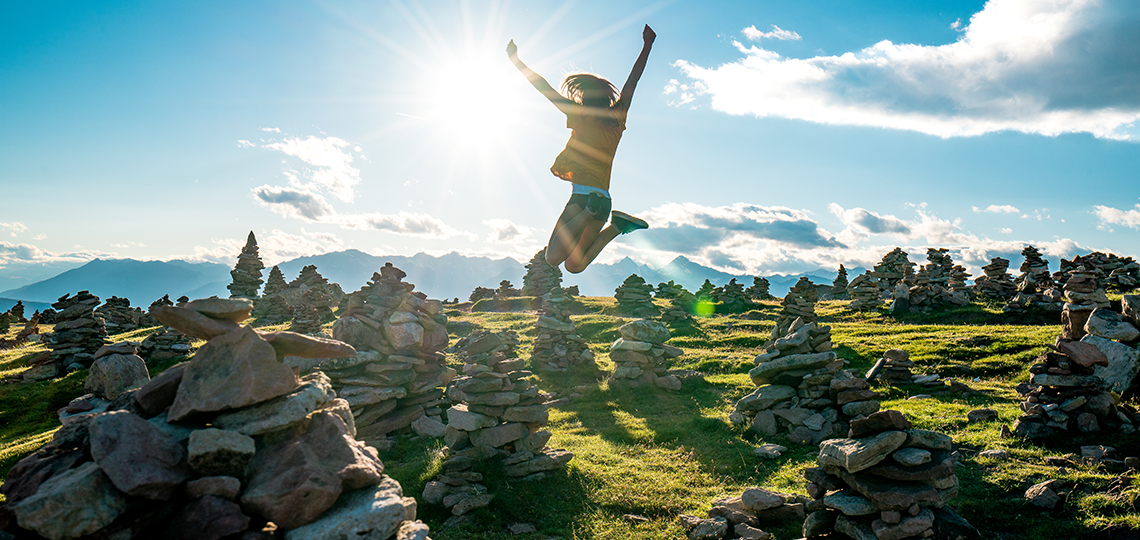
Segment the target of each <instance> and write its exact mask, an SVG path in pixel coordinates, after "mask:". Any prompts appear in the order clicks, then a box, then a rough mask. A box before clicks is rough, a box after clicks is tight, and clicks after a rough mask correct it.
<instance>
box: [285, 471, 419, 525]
mask: <svg viewBox="0 0 1140 540" xmlns="http://www.w3.org/2000/svg"><path fill="white" fill-rule="evenodd" d="M405 518H407V515H406V510H405V508H404V493H403V490H401V488H400V483H399V482H396V481H395V480H393V479H392V478H390V477H387V476H385V477H384V479H383V480H381V482H380V483H379V484H377V485H375V486H371V487H366V488H364V489H361V490H357V491H353V492H349V493H345V494H344V495H342V496H341V497H340V498H339V499H337V502H336V504H335V505H333V506H332V508H329V510H328V511H327V512H325V513H324V514H323V515H321V517H320V518H319V519H317V520H316V521H313V522H312V523H309V524H308V525H303V526H301V527H298V528H295V529H292V530H287V531H285V540H326V539H334V538H353V539H359V540H388V539H389V538H391V537H392V536H393V535H395V534H396V531H398V530H399V529H400V524H401V523H402V522H403V521H404V520H405ZM412 518H413V519H414V518H415V516H414V515H413V516H412Z"/></svg>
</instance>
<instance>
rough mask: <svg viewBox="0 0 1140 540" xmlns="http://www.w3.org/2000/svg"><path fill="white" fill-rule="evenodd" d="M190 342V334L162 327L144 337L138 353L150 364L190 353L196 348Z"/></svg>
mask: <svg viewBox="0 0 1140 540" xmlns="http://www.w3.org/2000/svg"><path fill="white" fill-rule="evenodd" d="M152 309H153V306H152ZM190 343H191V340H190V336H187V335H186V334H183V333H182V332H179V331H177V330H174V329H172V328H166V327H162V328H159V329H158V330H156V331H155V332H154V333H152V334H150V335H148V336H147V337H146V339H143V341H142V343H141V344H140V345H139V346H138V355H139V356H141V357H143V358H145V359H146V361H147V363H148V364H153V363H156V362H161V361H163V360H169V359H171V358H178V357H179V356H186V355H187V354H190V351H191V350H192V349H193V348H194V347H193V346H192V345H191V344H190Z"/></svg>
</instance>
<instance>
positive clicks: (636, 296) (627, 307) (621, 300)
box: [614, 274, 661, 317]
mask: <svg viewBox="0 0 1140 540" xmlns="http://www.w3.org/2000/svg"><path fill="white" fill-rule="evenodd" d="M614 293H615V294H614V297H615V298H617V301H618V309H619V310H621V311H622V312H623V313H628V314H631V315H633V316H634V317H656V316H658V315H660V314H661V310H660V309H658V308H657V306H656V305H655V304H654V303H653V286H652V285H650V284H648V283H646V282H645V279H643V278H642V277H641V276H639V275H637V274H630V275H629V277H627V278H625V281H623V282H622V284H621V285H619V286H618V288H616V289H614Z"/></svg>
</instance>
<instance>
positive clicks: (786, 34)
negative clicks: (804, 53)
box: [741, 24, 801, 41]
mask: <svg viewBox="0 0 1140 540" xmlns="http://www.w3.org/2000/svg"><path fill="white" fill-rule="evenodd" d="M741 32H743V33H744V37H746V38H748V39H750V40H752V41H760V40H761V39H764V38H767V39H779V40H781V41H787V40H791V41H799V40H800V39H801V38H800V35H799V34H797V33H795V32H791V31H789V30H784V29H783V28H780V27H779V26H776V25H774V24H773V25H772V31H771V32H762V31H760V30H757V29H756V26H749V27H748V28H745V29H744V30H741Z"/></svg>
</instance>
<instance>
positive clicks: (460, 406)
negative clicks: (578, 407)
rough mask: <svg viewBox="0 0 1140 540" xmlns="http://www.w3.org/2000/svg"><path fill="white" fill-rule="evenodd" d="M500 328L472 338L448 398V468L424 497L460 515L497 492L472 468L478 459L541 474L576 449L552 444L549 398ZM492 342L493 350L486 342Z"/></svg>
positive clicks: (508, 470) (515, 473) (525, 474)
mask: <svg viewBox="0 0 1140 540" xmlns="http://www.w3.org/2000/svg"><path fill="white" fill-rule="evenodd" d="M492 336H496V334H480V335H479V337H477V338H476V339H475V340H469V341H468V343H467V344H466V349H467V351H468V352H472V353H474V354H471V355H469V356H468V357H467V358H466V359H465V361H466V362H467V363H466V364H464V366H463V372H464V374H463V376H460V377H457V378H456V379H455V380H453V381H451V384H449V385H448V387H447V396H448V398H450V399H451V401H452V403H454V405H452V406H451V408H450V409H448V410H447V428H446V430H445V434H444V441H445V442H446V443H447V448H446V451H447V454H448V457H447V459H445V460H444V462H443V467H442V468H443V472H442V474H441V475H440V476H437V477H436V478H435V479H434V480H432V481H430V482H428V483H427V484H426V485H425V486H424V501H425V502H427V503H430V504H442V505H444V506H445V507H446V508H448V509H449V510H451V513H452V514H453V515H456V516H461V515H463V514H466V513H467V512H469V511H471V510H473V509H475V508H479V507H483V506H487V505H488V504H489V503H490V502H491V499H492V498H494V495H493V494H490V493H488V490H487V487H486V486H484V485H483V484H481V483H480V482H481V481H482V480H483V476H482V475H481V474H479V473H476V472H473V471H471V468H472V467H473V466H474V465H475V463H476V462H477V461H479V460H484V459H500V460H501V461H500V463H501V465H502V466H503V471H504V473H505V474H506V476H508V477H516V478H522V479H531V478H540V477H542V476H544V475H545V474H546V473H547V472H548V471H552V470H556V469H559V468H561V467H563V466H564V465H565V464H566V463H567V462H569V461H570V460H571V459H573V457H574V455H573V454H571V453H570V452H567V451H565V450H554V449H551V448H549V447H547V446H546V443H547V442H549V441H550V436H551V433H550V431H547V430H545V429H542V428H543V427H544V426H546V425H547V423H549V406H548V405H547V402H548V398H549V397H550V396H549V395H548V394H546V393H545V392H541V391H539V389H538V386H537V385H535V384H534V381H533V380H532V374H531V372H529V371H526V370H523V369H520V368H521V367H522V362H521V360H519V359H518V358H514V357H510V356H508V355H506V354H503V352H504V351H503V350H498V351H496V350H495V349H502V348H503V347H513V345H511V344H510V343H511V342H512V341H513V340H512V339H511V336H509V335H508V336H506V341H504V339H503V338H502V337H501V336H500V337H492ZM492 345H494V347H491V346H492ZM488 347H490V348H488Z"/></svg>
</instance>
